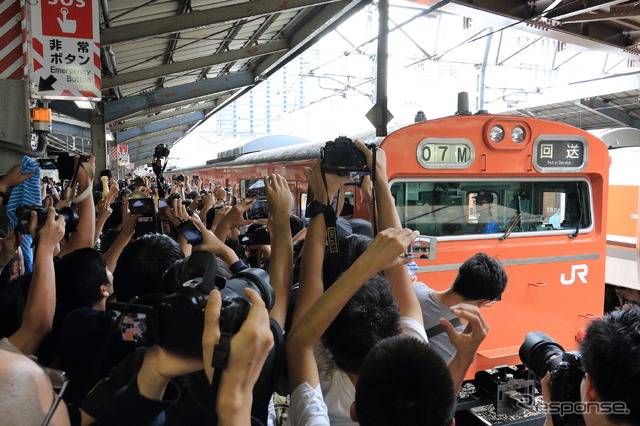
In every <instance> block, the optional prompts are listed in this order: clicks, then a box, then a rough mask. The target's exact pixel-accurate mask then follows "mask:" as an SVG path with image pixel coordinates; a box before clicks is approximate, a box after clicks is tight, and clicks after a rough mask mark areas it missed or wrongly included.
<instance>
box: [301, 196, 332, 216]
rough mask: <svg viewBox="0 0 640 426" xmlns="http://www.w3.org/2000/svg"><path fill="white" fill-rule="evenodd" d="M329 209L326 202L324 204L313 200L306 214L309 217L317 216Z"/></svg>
mask: <svg viewBox="0 0 640 426" xmlns="http://www.w3.org/2000/svg"><path fill="white" fill-rule="evenodd" d="M326 209H327V206H326V204H322V203H321V202H320V201H318V200H313V201H312V202H310V203H309V205H308V206H307V213H306V216H307V217H316V216H318V215H319V214H320V213H324V211H325V210H326Z"/></svg>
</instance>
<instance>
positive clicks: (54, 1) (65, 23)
mask: <svg viewBox="0 0 640 426" xmlns="http://www.w3.org/2000/svg"><path fill="white" fill-rule="evenodd" d="M87 1H90V0H42V35H45V36H51V37H77V38H83V39H93V16H92V15H93V11H92V10H91V9H92V8H91V3H90V2H89V4H87Z"/></svg>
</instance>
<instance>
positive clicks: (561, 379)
mask: <svg viewBox="0 0 640 426" xmlns="http://www.w3.org/2000/svg"><path fill="white" fill-rule="evenodd" d="M519 355H520V360H521V361H522V363H523V364H524V365H525V367H527V368H528V369H529V370H531V371H533V372H534V373H535V374H536V376H538V378H542V377H544V376H545V375H546V374H547V372H550V373H551V379H552V380H551V401H552V402H560V403H561V402H579V401H580V383H581V382H582V378H583V377H584V369H583V368H582V361H581V360H582V356H581V355H580V352H576V351H570V352H566V351H565V350H564V348H563V347H562V346H560V344H559V343H558V342H556V341H555V340H553V339H552V338H551V337H549V336H548V335H546V334H545V333H543V332H541V331H532V332H531V333H527V335H526V336H525V337H524V343H523V344H522V346H520V351H519ZM551 416H552V418H553V424H554V425H556V426H561V425H583V424H584V419H583V418H582V414H581V413H572V414H562V413H561V414H554V413H553V412H552V414H551Z"/></svg>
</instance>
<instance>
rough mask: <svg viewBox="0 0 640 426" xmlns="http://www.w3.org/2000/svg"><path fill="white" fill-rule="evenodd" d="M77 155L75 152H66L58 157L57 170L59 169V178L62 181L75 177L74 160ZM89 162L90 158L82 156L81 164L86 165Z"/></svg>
mask: <svg viewBox="0 0 640 426" xmlns="http://www.w3.org/2000/svg"><path fill="white" fill-rule="evenodd" d="M74 157H75V154H74V153H73V152H66V153H63V154H60V155H58V158H57V159H56V168H57V169H58V176H59V177H60V180H68V179H71V178H72V177H73V173H74V172H75V170H74V168H73V159H74ZM87 161H89V157H87V156H86V155H81V156H80V162H82V163H86V162H87Z"/></svg>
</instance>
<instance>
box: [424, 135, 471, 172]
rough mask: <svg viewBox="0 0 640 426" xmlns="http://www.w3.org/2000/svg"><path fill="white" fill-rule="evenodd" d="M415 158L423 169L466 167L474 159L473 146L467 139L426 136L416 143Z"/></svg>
mask: <svg viewBox="0 0 640 426" xmlns="http://www.w3.org/2000/svg"><path fill="white" fill-rule="evenodd" d="M417 158H418V163H420V165H421V166H422V167H424V168H425V169H466V168H467V167H469V166H470V165H471V163H473V160H474V159H475V148H474V146H473V144H472V143H471V141H469V140H468V139H462V138H426V139H424V140H422V141H421V142H420V143H419V144H418V150H417Z"/></svg>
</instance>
